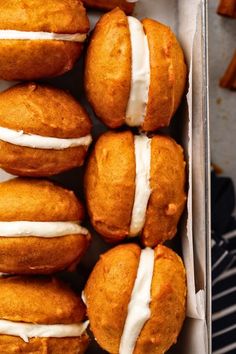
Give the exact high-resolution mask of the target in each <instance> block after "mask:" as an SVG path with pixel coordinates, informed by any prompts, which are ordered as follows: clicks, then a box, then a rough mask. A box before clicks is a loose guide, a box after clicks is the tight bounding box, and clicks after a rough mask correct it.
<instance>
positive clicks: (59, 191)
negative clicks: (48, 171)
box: [0, 179, 91, 274]
mask: <svg viewBox="0 0 236 354" xmlns="http://www.w3.org/2000/svg"><path fill="white" fill-rule="evenodd" d="M83 217H84V209H83V206H82V204H81V203H80V202H79V201H78V200H77V198H76V197H75V195H74V193H73V192H72V191H68V190H66V189H63V188H61V187H59V186H56V185H54V184H53V183H51V182H47V181H40V180H36V181H34V180H30V179H14V180H11V181H8V182H4V183H0V222H2V221H3V222H14V221H30V222H54V223H55V224H56V223H57V222H58V221H59V222H61V221H62V222H68V221H78V222H81V221H82V219H83ZM90 241H91V236H90V234H89V233H88V234H87V235H83V234H76V235H74V234H71V235H70V234H68V235H65V236H61V237H51V238H50V237H49V238H47V237H33V236H31V237H29V236H28V237H27V236H26V235H22V236H18V237H5V236H4V237H3V236H1V231H0V272H2V273H13V274H50V273H53V272H56V271H59V270H62V269H65V268H66V267H68V266H70V265H71V264H72V263H78V262H79V260H80V259H81V257H82V256H83V255H84V253H85V252H86V250H87V248H88V246H89V244H90Z"/></svg>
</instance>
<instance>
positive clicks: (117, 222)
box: [85, 131, 186, 247]
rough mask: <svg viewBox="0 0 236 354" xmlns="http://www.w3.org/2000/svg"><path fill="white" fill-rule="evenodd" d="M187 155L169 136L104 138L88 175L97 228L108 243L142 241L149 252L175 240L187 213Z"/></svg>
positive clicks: (88, 195)
mask: <svg viewBox="0 0 236 354" xmlns="http://www.w3.org/2000/svg"><path fill="white" fill-rule="evenodd" d="M185 180H186V176H185V161H184V156H183V149H182V147H181V146H179V145H178V144H177V143H176V142H175V141H174V140H173V139H171V138H170V137H168V136H161V135H154V136H153V137H152V138H148V137H147V136H145V135H140V136H139V135H133V133H132V132H130V131H125V132H107V133H105V134H103V135H101V136H100V137H99V139H98V141H97V143H96V145H95V147H94V149H93V151H92V153H91V155H90V157H89V160H88V164H87V167H86V172H85V195H86V201H87V207H88V212H89V215H90V219H91V223H92V225H93V227H94V228H95V230H96V231H97V232H98V233H99V234H100V235H102V237H103V238H104V239H105V240H106V241H108V242H114V243H117V242H120V241H122V240H124V239H125V238H127V237H135V236H137V235H140V236H141V242H142V243H143V244H144V245H145V246H148V247H154V246H156V245H157V244H159V243H163V242H164V241H166V240H169V239H171V238H173V237H174V236H175V234H176V232H177V224H178V221H179V219H180V216H181V214H182V212H183V209H184V206H185V201H186V193H185Z"/></svg>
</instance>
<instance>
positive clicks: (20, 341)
mask: <svg viewBox="0 0 236 354" xmlns="http://www.w3.org/2000/svg"><path fill="white" fill-rule="evenodd" d="M84 318H85V306H84V305H83V303H82V301H81V299H80V298H79V297H78V296H77V295H76V294H74V293H73V292H72V291H71V289H70V288H68V287H67V286H66V285H65V284H63V283H62V282H60V281H58V280H57V279H55V278H53V279H51V278H47V277H45V278H44V277H43V278H33V277H10V278H2V279H0V352H1V354H13V353H30V354H38V353H50V354H63V353H67V354H78V353H81V354H83V353H85V351H86V348H87V346H88V343H89V338H88V335H87V333H86V328H87V326H88V322H87V321H85V322H84Z"/></svg>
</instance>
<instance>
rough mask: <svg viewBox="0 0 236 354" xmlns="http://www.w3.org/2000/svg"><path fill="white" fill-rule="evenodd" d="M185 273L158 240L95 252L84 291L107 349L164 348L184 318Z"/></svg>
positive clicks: (140, 353)
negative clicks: (97, 257)
mask: <svg viewBox="0 0 236 354" xmlns="http://www.w3.org/2000/svg"><path fill="white" fill-rule="evenodd" d="M186 291H187V290H186V275H185V269H184V266H183V263H182V260H181V259H180V257H179V256H178V255H177V254H176V253H175V252H174V251H172V250H171V249H169V248H167V247H165V246H162V245H159V246H157V247H156V248H155V249H154V250H153V249H151V248H146V249H143V250H141V249H140V247H139V246H138V245H135V244H126V245H120V246H117V247H115V248H113V249H111V250H110V251H108V252H107V253H105V254H103V255H102V256H101V257H100V260H99V261H98V263H97V264H96V265H95V268H94V269H93V271H92V273H91V275H90V277H89V279H88V281H87V284H86V286H85V289H84V292H83V296H82V298H83V300H84V301H85V303H86V305H87V314H88V318H89V321H90V326H91V330H92V332H93V334H94V336H95V338H96V340H97V342H98V343H99V345H100V346H101V347H102V348H103V349H104V350H106V351H107V352H109V353H112V354H118V353H119V354H124V353H125V354H132V353H134V354H146V353H150V354H163V353H165V352H166V351H167V350H168V349H169V348H170V347H171V346H172V344H174V343H176V341H177V337H178V335H179V333H180V330H181V328H182V325H183V321H184V319H185V312H186Z"/></svg>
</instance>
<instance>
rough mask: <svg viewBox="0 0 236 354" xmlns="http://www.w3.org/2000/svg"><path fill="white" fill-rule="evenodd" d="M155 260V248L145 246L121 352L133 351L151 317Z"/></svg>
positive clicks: (122, 338) (132, 295)
mask: <svg viewBox="0 0 236 354" xmlns="http://www.w3.org/2000/svg"><path fill="white" fill-rule="evenodd" d="M154 261H155V254H154V250H153V249H151V248H145V249H144V250H142V251H141V255H140V261H139V266H138V271H137V276H136V280H135V283H134V287H133V291H132V294H131V299H130V302H129V305H128V313H127V317H126V321H125V326H124V329H123V334H122V336H121V341H120V349H119V354H132V353H133V351H134V349H135V346H136V342H137V339H138V337H139V335H140V332H141V331H142V328H143V326H144V325H145V323H146V321H148V320H149V318H150V317H151V310H150V302H151V286H152V277H153V271H154Z"/></svg>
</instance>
